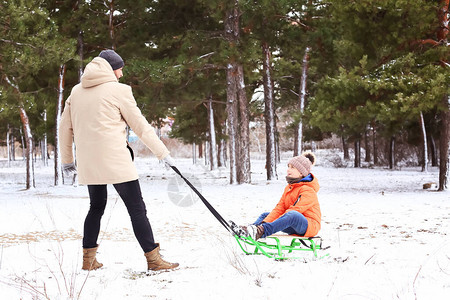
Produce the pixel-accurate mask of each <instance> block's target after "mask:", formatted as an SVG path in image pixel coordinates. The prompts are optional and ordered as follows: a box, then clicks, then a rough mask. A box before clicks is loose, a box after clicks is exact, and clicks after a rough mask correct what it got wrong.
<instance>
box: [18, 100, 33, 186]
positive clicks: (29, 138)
mask: <svg viewBox="0 0 450 300" xmlns="http://www.w3.org/2000/svg"><path fill="white" fill-rule="evenodd" d="M19 112H20V120H21V121H22V125H23V130H24V133H25V141H26V162H27V180H26V186H27V190H28V189H30V188H32V187H35V183H34V164H33V135H32V134H31V128H30V120H29V119H28V115H27V112H26V111H25V108H24V107H23V106H22V105H21V106H20V107H19Z"/></svg>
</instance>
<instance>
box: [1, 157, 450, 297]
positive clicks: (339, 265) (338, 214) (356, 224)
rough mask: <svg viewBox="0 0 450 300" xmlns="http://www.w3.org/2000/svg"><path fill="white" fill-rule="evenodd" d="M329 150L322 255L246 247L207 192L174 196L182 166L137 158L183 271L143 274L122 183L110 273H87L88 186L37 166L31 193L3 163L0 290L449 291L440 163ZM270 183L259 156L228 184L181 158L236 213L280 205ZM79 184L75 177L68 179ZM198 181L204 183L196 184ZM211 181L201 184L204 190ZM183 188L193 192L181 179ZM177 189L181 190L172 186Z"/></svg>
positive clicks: (103, 250) (318, 169)
mask: <svg viewBox="0 0 450 300" xmlns="http://www.w3.org/2000/svg"><path fill="white" fill-rule="evenodd" d="M325 157H326V154H325V153H322V154H321V153H318V165H317V166H315V167H314V168H313V173H314V174H315V176H316V177H317V178H318V179H319V183H320V185H321V190H320V192H319V201H320V203H321V208H322V214H323V220H322V230H321V232H320V234H319V235H320V236H322V238H323V241H324V246H330V247H331V248H329V249H328V250H323V251H322V252H321V254H329V256H328V257H326V258H323V259H319V260H317V259H313V257H312V254H311V253H305V254H303V255H304V259H301V260H287V261H284V262H279V261H274V260H271V259H269V258H266V257H263V256H246V255H244V254H243V253H242V251H241V250H240V249H239V248H238V245H237V243H236V242H235V240H234V239H233V238H232V237H231V236H230V235H229V234H228V232H227V231H226V230H225V229H224V228H223V227H222V226H221V225H220V223H219V222H217V221H216V219H215V218H214V216H213V215H212V214H211V213H210V212H209V211H208V210H207V208H206V207H205V206H204V205H203V204H202V202H201V201H200V200H198V201H197V202H195V203H194V204H193V205H191V206H179V205H175V204H174V203H173V202H172V201H171V197H170V195H169V193H168V184H169V183H172V184H173V182H176V181H175V180H173V179H174V178H175V174H174V173H173V172H172V171H170V170H166V169H165V168H164V167H163V166H162V164H160V163H158V161H157V160H156V159H155V158H146V159H143V158H137V160H136V164H137V167H138V170H139V173H140V176H141V177H140V183H141V188H142V192H143V196H144V199H145V202H146V205H147V210H148V217H149V219H150V222H151V225H152V227H153V231H154V235H155V239H156V241H157V242H159V243H160V244H161V253H162V254H163V256H164V259H166V260H168V261H170V262H179V263H180V268H179V269H178V270H176V271H172V272H166V273H161V274H158V275H152V276H140V275H139V273H137V274H136V273H133V272H140V271H145V270H146V262H145V258H144V256H143V253H142V250H141V249H140V247H139V245H138V243H137V241H136V240H135V238H134V235H133V231H132V228H131V224H130V221H129V217H128V214H127V212H126V209H125V206H124V204H123V203H122V201H121V200H120V198H119V197H118V195H117V194H116V192H115V190H114V189H113V187H112V186H110V187H108V188H109V202H108V205H107V208H106V211H105V214H104V216H103V221H102V231H101V233H100V237H99V243H100V247H99V253H98V256H97V258H98V260H99V261H100V262H102V263H103V264H104V267H103V268H102V269H100V270H96V271H92V272H87V271H82V270H81V256H82V251H81V250H82V249H81V236H82V229H83V222H84V217H85V215H86V213H87V211H88V208H89V199H88V193H87V188H86V187H85V186H78V187H73V186H70V185H68V183H66V185H64V186H57V187H54V186H53V185H52V183H53V168H54V167H53V164H52V163H50V164H49V166H48V167H44V166H40V165H39V161H38V162H37V163H36V168H35V171H36V189H33V190H30V191H26V190H24V187H25V165H24V162H22V161H20V162H18V161H16V162H14V163H12V164H11V165H12V166H11V167H7V165H8V164H7V162H6V161H0V166H1V168H0V178H1V183H0V208H1V209H0V220H1V221H0V222H1V232H0V241H1V249H0V299H45V297H44V295H43V294H45V293H46V295H47V296H48V298H49V299H292V298H301V299H308V298H309V299H311V298H312V297H314V299H393V298H396V299H397V298H398V299H448V298H447V297H448V295H449V294H450V237H449V233H450V230H449V223H450V222H449V220H450V214H449V212H450V193H449V192H436V191H435V190H423V189H422V184H423V183H426V182H437V180H438V170H437V168H434V167H433V168H430V171H429V172H428V173H422V172H420V168H419V167H417V168H407V169H405V168H403V169H402V170H395V171H391V170H387V169H382V168H376V169H369V168H365V169H355V168H340V169H336V168H331V167H328V166H326V164H325V163H322V164H321V160H322V162H323V161H324V158H325ZM286 162H287V158H286V159H284V160H282V164H280V165H279V166H278V175H279V178H280V180H276V181H272V182H270V183H268V182H266V180H265V176H266V171H265V169H264V163H265V161H264V160H252V182H253V183H252V184H248V185H229V184H228V182H229V179H228V178H227V177H228V176H229V171H228V170H225V169H222V170H216V171H213V172H210V171H208V170H207V168H206V167H204V166H201V165H195V166H194V165H192V159H181V158H180V159H177V166H178V168H179V169H180V170H181V172H183V173H184V174H185V175H189V177H190V178H192V176H195V177H196V178H197V179H198V182H199V183H197V184H196V185H198V187H199V188H201V190H202V194H203V195H204V196H205V197H206V198H207V199H208V200H209V201H210V203H211V204H212V205H213V206H214V207H215V208H216V209H217V210H218V211H219V213H220V214H221V215H222V216H223V217H224V218H225V219H227V220H228V219H232V220H234V221H235V222H236V223H238V224H246V223H250V222H252V221H253V220H254V219H256V217H257V216H258V215H259V214H260V213H261V212H264V211H268V210H270V209H272V208H273V206H274V205H275V204H276V202H277V201H278V200H279V197H280V196H281V193H282V190H283V188H284V186H285V182H284V180H283V179H282V178H284V176H285V174H284V173H285V172H286V166H285V165H286ZM67 181H68V182H69V183H70V182H71V180H67ZM196 182H197V181H196ZM200 184H201V187H200ZM179 189H180V193H189V189H188V187H187V186H185V185H184V186H180V187H179ZM171 190H173V189H171Z"/></svg>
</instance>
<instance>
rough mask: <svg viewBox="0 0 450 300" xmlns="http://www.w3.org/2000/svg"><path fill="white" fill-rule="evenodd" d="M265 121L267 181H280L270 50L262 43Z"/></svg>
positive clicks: (267, 45) (265, 43)
mask: <svg viewBox="0 0 450 300" xmlns="http://www.w3.org/2000/svg"><path fill="white" fill-rule="evenodd" d="M262 52H263V82H264V119H265V123H266V171H267V180H274V179H278V176H277V162H276V151H275V150H276V149H275V110H274V103H273V80H272V74H271V62H270V56H271V54H270V49H269V44H267V42H263V43H262Z"/></svg>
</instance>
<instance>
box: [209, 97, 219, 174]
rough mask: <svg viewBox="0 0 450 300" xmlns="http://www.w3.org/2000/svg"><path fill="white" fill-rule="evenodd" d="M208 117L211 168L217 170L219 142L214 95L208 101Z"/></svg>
mask: <svg viewBox="0 0 450 300" xmlns="http://www.w3.org/2000/svg"><path fill="white" fill-rule="evenodd" d="M208 119H209V145H210V151H209V153H210V154H211V157H210V160H211V170H216V169H217V168H218V165H217V143H216V128H215V126H214V110H213V105H212V96H209V101H208Z"/></svg>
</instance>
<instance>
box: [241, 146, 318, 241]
mask: <svg viewBox="0 0 450 300" xmlns="http://www.w3.org/2000/svg"><path fill="white" fill-rule="evenodd" d="M315 160H316V158H315V156H314V154H313V153H312V152H306V153H303V154H302V155H300V156H296V157H293V158H291V159H290V160H289V162H288V170H287V176H286V181H287V183H288V185H287V186H286V188H285V189H284V192H283V195H282V196H281V199H280V201H279V202H278V204H277V205H276V206H275V208H274V209H273V210H272V211H271V212H270V213H269V212H265V213H263V214H261V215H260V216H259V218H258V219H257V220H256V221H255V223H253V224H251V225H249V226H241V228H242V229H243V231H244V234H245V235H247V236H250V237H251V238H253V239H254V240H255V241H256V240H258V239H260V238H265V237H266V236H269V235H272V234H274V233H276V232H278V231H282V232H285V233H287V234H296V235H299V236H305V237H313V236H315V235H316V234H317V233H318V232H319V230H320V220H321V212H320V205H319V201H318V199H317V192H318V191H319V183H318V180H317V178H316V177H315V176H314V175H313V174H311V167H312V166H313V165H314V163H315Z"/></svg>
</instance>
